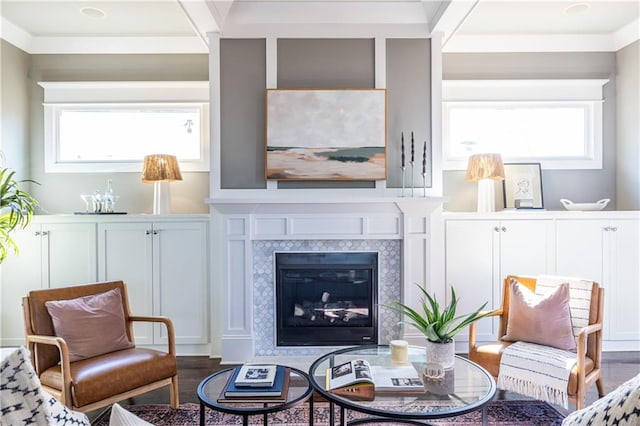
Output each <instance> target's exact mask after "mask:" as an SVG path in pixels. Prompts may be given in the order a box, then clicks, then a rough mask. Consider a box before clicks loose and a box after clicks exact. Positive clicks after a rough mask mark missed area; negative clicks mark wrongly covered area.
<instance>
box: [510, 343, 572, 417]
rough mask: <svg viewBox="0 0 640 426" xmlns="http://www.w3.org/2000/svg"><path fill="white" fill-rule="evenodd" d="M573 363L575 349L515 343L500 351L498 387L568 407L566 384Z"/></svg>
mask: <svg viewBox="0 0 640 426" xmlns="http://www.w3.org/2000/svg"><path fill="white" fill-rule="evenodd" d="M575 365H576V354H575V353H574V352H569V351H564V350H562V349H556V348H553V347H551V346H542V345H538V344H535V343H528V342H515V343H514V344H512V345H510V346H509V347H508V348H506V349H505V350H504V352H503V354H502V359H501V360H500V373H499V374H498V389H504V390H508V391H511V392H517V393H519V394H522V395H527V396H530V397H531V398H535V399H539V400H540V401H545V402H549V403H551V404H557V405H562V406H563V407H565V408H569V396H568V394H567V385H568V383H569V374H570V373H571V369H572V368H573V367H574V366H575Z"/></svg>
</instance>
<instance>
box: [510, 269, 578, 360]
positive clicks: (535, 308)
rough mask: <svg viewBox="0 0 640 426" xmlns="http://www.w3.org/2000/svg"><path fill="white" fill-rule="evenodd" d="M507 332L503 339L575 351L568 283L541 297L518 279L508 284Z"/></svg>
mask: <svg viewBox="0 0 640 426" xmlns="http://www.w3.org/2000/svg"><path fill="white" fill-rule="evenodd" d="M509 291H510V295H511V297H510V304H509V322H508V323H507V333H506V334H505V335H504V336H503V337H502V340H505V341H508V342H516V341H523V342H530V343H537V344H539V345H546V346H553V347H554V348H558V349H563V350H567V351H575V350H576V340H575V337H574V335H573V328H572V325H571V311H570V310H569V283H563V284H561V285H559V286H558V288H557V289H556V290H555V291H554V292H553V293H551V294H549V295H547V296H540V295H537V294H535V293H533V292H532V291H531V290H529V289H528V288H527V287H525V286H524V285H522V284H520V283H519V282H517V281H511V282H510V283H509Z"/></svg>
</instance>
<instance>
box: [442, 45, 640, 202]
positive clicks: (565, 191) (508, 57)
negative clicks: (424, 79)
mask: <svg viewBox="0 0 640 426" xmlns="http://www.w3.org/2000/svg"><path fill="white" fill-rule="evenodd" d="M615 55H616V54H615V53H589V52H586V53H446V54H444V55H443V65H442V66H443V77H442V78H443V80H474V79H505V80H508V79H581V78H582V79H600V78H608V79H609V83H607V84H606V85H605V86H604V87H603V95H604V108H603V115H604V123H603V132H604V134H603V149H604V153H603V154H604V155H603V168H602V169H601V170H542V191H543V200H544V207H545V208H546V209H547V210H564V207H562V204H561V203H560V201H559V200H560V199H561V198H567V199H569V200H571V201H573V202H577V203H586V202H593V201H598V200H600V199H603V198H610V199H611V202H610V203H609V205H608V206H607V208H606V209H607V210H615V209H616V207H617V197H616V162H617V154H616V57H615ZM636 78H637V74H636ZM636 99H637V94H636ZM464 175H465V172H464V171H445V172H444V174H443V193H444V196H445V199H446V202H445V205H444V208H445V209H446V210H450V211H475V210H476V193H477V184H476V183H473V182H465V180H464ZM635 187H636V189H637V188H638V182H636V183H635ZM496 197H497V198H498V197H502V188H501V187H499V185H497V189H496Z"/></svg>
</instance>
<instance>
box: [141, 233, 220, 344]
mask: <svg viewBox="0 0 640 426" xmlns="http://www.w3.org/2000/svg"><path fill="white" fill-rule="evenodd" d="M207 253H208V250H207V223H206V222H204V221H203V222H182V223H180V222H178V223H176V222H168V223H155V224H154V236H153V254H154V256H153V265H154V267H153V270H154V280H153V282H154V314H156V315H162V316H166V317H169V318H171V320H172V321H173V326H174V329H175V333H176V344H199V343H207V342H208V340H209V339H208V326H207V325H208V318H209V315H208V312H207V306H208V291H207V289H208V272H207V271H208V267H207V265H208V254H207ZM166 341H167V336H166V328H164V327H160V326H159V325H156V328H155V335H154V343H156V344H158V343H164V342H166Z"/></svg>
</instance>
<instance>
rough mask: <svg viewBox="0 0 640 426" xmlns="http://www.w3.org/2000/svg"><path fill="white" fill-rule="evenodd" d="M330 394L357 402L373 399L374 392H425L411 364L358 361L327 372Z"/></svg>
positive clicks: (349, 362)
mask: <svg viewBox="0 0 640 426" xmlns="http://www.w3.org/2000/svg"><path fill="white" fill-rule="evenodd" d="M325 388H326V389H327V390H328V391H331V392H334V393H337V394H340V395H344V396H348V397H351V398H358V399H373V395H374V393H384V392H392V393H396V392H397V393H413V394H421V393H424V392H425V389H424V384H423V383H422V379H421V378H420V376H419V375H418V372H417V371H416V369H415V368H414V367H413V366H412V365H401V366H396V365H392V366H380V365H370V364H369V362H368V361H366V360H364V359H356V360H352V361H348V362H345V363H343V364H340V365H336V366H335V367H333V368H329V369H327V374H326V383H325Z"/></svg>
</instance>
